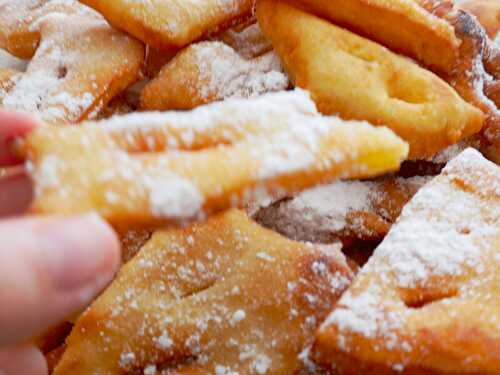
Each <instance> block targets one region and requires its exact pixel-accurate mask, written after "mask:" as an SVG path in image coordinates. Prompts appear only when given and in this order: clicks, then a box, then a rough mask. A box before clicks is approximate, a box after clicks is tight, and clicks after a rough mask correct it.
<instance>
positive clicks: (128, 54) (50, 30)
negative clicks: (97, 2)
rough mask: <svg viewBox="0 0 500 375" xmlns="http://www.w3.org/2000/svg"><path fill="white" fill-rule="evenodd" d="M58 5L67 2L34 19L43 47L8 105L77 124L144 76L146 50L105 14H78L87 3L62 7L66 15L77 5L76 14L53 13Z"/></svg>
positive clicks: (32, 27)
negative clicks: (104, 17) (110, 22)
mask: <svg viewBox="0 0 500 375" xmlns="http://www.w3.org/2000/svg"><path fill="white" fill-rule="evenodd" d="M56 3H57V4H59V3H61V2H60V1H52V2H47V4H46V5H45V6H44V7H42V8H40V12H42V13H43V14H44V15H43V17H38V18H36V17H35V16H34V15H32V17H33V19H36V22H35V21H33V22H31V23H30V25H29V30H30V31H34V30H36V33H37V35H38V36H39V40H37V44H36V45H37V46H38V47H37V49H36V53H35V55H34V57H33V59H32V61H31V62H30V63H29V65H28V67H27V70H26V72H25V73H24V74H22V75H21V76H20V78H19V79H18V80H17V81H16V84H15V86H14V87H13V89H12V90H11V91H10V92H9V93H8V94H7V95H6V96H5V98H4V100H3V106H4V107H5V108H7V109H10V110H17V111H25V112H28V113H33V114H38V115H39V117H41V119H43V120H44V121H45V122H49V123H76V122H79V121H81V120H83V119H86V118H88V117H92V116H95V115H97V114H98V113H99V112H100V110H101V109H102V108H104V107H105V106H106V105H107V103H108V102H109V101H110V100H111V99H112V98H113V97H114V96H115V95H117V94H118V93H120V92H121V91H123V90H124V89H125V88H127V87H128V86H129V85H130V84H132V83H133V82H134V81H136V80H137V79H138V78H139V75H140V69H141V66H142V63H143V60H144V47H143V46H142V45H141V44H140V43H139V42H137V41H135V40H133V39H131V38H130V37H128V36H126V35H124V34H122V33H120V32H118V31H116V30H114V29H112V28H111V27H109V26H108V25H107V24H106V22H105V21H104V20H103V19H102V18H101V17H100V16H98V15H93V14H90V15H88V14H87V13H88V12H91V11H90V10H88V11H85V12H84V14H83V15H82V14H79V12H78V11H77V10H78V9H80V8H85V7H83V6H82V5H77V4H75V3H73V2H63V3H62V4H64V5H65V9H64V11H65V12H66V10H67V9H66V8H70V9H72V8H71V7H75V8H76V10H73V13H74V14H72V13H71V12H70V11H68V13H64V12H62V11H61V10H60V9H59V8H56V10H53V11H49V10H48V9H52V7H53V6H54V4H56ZM6 6H7V7H10V6H11V5H6ZM33 13H34V14H36V12H35V11H33ZM92 13H93V12H92ZM30 14H31V13H28V15H30ZM27 17H28V16H27ZM29 19H31V18H29ZM38 42H39V44H38Z"/></svg>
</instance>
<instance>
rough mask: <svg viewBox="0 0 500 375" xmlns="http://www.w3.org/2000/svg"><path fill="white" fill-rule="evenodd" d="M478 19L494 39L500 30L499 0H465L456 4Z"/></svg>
mask: <svg viewBox="0 0 500 375" xmlns="http://www.w3.org/2000/svg"><path fill="white" fill-rule="evenodd" d="M457 6H458V8H460V9H463V10H465V11H467V12H469V13H471V14H473V15H474V16H476V18H477V19H478V21H479V22H480V23H481V25H483V27H484V28H485V30H486V32H487V34H488V36H489V37H490V38H491V39H495V37H496V36H497V35H498V31H500V2H499V1H498V0H466V1H462V2H459V3H458V4H457Z"/></svg>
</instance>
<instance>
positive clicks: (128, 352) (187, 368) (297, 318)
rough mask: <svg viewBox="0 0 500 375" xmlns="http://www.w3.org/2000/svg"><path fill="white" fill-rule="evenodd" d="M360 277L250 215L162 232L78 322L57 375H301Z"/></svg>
mask: <svg viewBox="0 0 500 375" xmlns="http://www.w3.org/2000/svg"><path fill="white" fill-rule="evenodd" d="M352 277H353V275H352V271H351V270H350V269H349V267H348V266H347V263H346V260H345V258H344V256H343V255H342V253H341V252H340V251H339V249H338V248H336V247H325V246H323V247H321V246H319V245H312V244H304V243H299V242H294V241H291V240H288V239H286V238H284V237H281V236H280V235H278V234H276V233H274V232H272V231H269V230H267V229H264V228H262V227H260V226H259V225H257V224H256V223H254V222H252V221H251V220H250V219H249V218H248V217H247V216H246V215H245V214H244V213H242V212H241V211H236V210H232V211H228V212H226V213H224V214H221V215H218V216H215V217H213V218H211V219H209V220H208V221H207V222H205V223H203V224H196V225H193V226H190V227H188V228H185V229H174V230H168V231H158V232H156V233H155V234H154V235H153V237H152V238H151V240H150V241H149V242H148V243H147V244H146V245H145V246H144V248H143V249H142V250H141V252H140V253H139V254H138V256H137V257H135V258H134V259H133V260H132V261H131V262H129V263H128V264H127V265H125V266H124V267H123V268H122V270H121V271H120V272H119V274H118V276H117V278H116V279H115V281H114V282H113V283H112V285H111V286H110V287H109V288H108V289H107V290H106V291H105V292H104V294H103V295H101V296H100V297H99V298H98V299H97V300H96V301H95V302H94V303H93V304H92V306H91V307H90V308H89V309H88V310H87V311H86V312H85V313H84V314H83V315H82V316H81V318H80V319H79V320H78V322H77V323H76V326H75V329H74V330H73V332H72V334H71V335H70V337H69V339H68V340H67V349H66V352H65V353H64V355H63V358H62V360H61V361H60V363H59V365H58V366H57V368H56V371H55V374H56V375H63V374H64V375H65V374H78V375H86V374H87V375H93V374H107V375H121V374H130V373H134V374H135V373H138V374H139V373H140V374H159V373H168V374H194V373H196V374H209V373H210V374H234V373H238V374H240V375H251V374H265V373H269V374H283V375H285V374H291V373H294V371H296V370H297V369H298V368H299V367H300V360H299V358H298V354H299V353H300V352H301V351H302V349H303V347H304V346H305V345H307V344H310V343H311V341H312V339H313V333H314V330H315V328H316V327H317V326H318V325H319V324H320V322H321V321H322V320H323V318H324V317H325V316H326V314H327V313H328V311H329V309H331V308H332V306H333V305H334V303H335V301H336V300H337V299H338V298H339V296H340V295H341V293H342V292H343V291H344V290H345V289H346V288H347V287H348V286H349V284H350V281H351V279H352Z"/></svg>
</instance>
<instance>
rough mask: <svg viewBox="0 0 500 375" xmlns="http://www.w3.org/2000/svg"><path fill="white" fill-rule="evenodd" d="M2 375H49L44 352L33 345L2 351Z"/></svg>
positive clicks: (0, 363)
mask: <svg viewBox="0 0 500 375" xmlns="http://www.w3.org/2000/svg"><path fill="white" fill-rule="evenodd" d="M0 374H2V375H47V374H48V367H47V361H46V360H45V357H44V356H43V354H42V352H40V350H39V349H37V348H36V347H34V346H32V345H24V346H18V347H15V348H12V349H7V350H4V351H0Z"/></svg>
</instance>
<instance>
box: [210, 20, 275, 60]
mask: <svg viewBox="0 0 500 375" xmlns="http://www.w3.org/2000/svg"><path fill="white" fill-rule="evenodd" d="M214 40H217V41H220V42H223V43H224V44H227V45H228V46H229V47H231V48H232V49H234V50H235V51H236V52H238V54H239V55H241V56H242V57H244V58H245V59H253V58H255V57H258V56H262V55H263V54H265V53H267V52H270V51H272V49H273V46H272V45H271V43H269V41H268V40H267V39H266V37H265V36H264V34H263V33H262V30H261V29H260V27H259V24H258V23H256V22H255V21H254V22H252V23H250V24H243V25H237V26H235V27H233V28H231V29H228V30H226V31H224V32H223V33H221V34H219V35H217V36H216V37H215V38H214Z"/></svg>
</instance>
